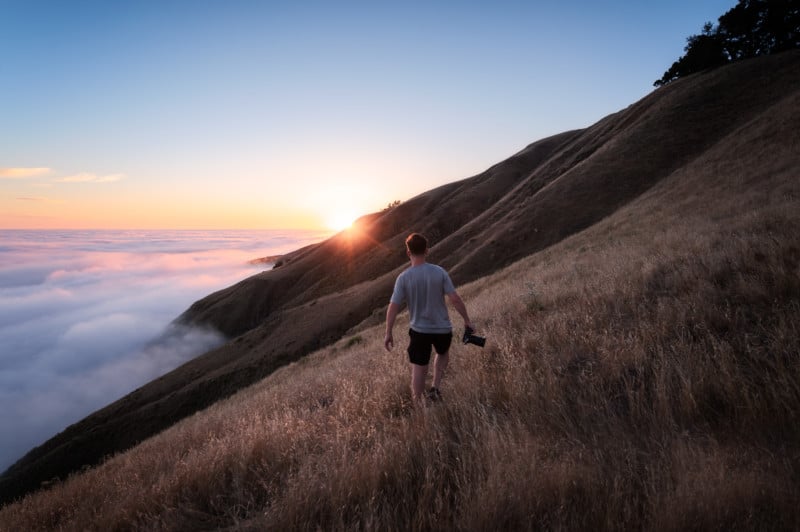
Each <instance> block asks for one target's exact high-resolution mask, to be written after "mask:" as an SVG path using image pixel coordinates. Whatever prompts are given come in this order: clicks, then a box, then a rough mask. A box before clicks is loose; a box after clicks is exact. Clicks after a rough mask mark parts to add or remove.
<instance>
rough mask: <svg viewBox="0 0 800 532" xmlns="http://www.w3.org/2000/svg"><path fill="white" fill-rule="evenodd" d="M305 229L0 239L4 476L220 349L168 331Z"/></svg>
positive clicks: (201, 338) (210, 340)
mask: <svg viewBox="0 0 800 532" xmlns="http://www.w3.org/2000/svg"><path fill="white" fill-rule="evenodd" d="M322 236H323V235H321V234H318V233H316V234H315V233H309V232H284V233H277V232H234V233H222V232H163V231H162V232H121V233H116V232H98V231H78V232H59V231H0V404H2V405H3V408H2V409H0V471H3V470H5V469H6V468H7V467H9V466H10V465H11V464H12V463H13V462H14V461H16V460H17V459H19V458H21V456H22V455H23V454H24V453H25V452H27V451H28V450H30V449H31V448H32V447H34V446H35V445H38V444H40V443H42V442H43V441H44V440H46V439H47V438H49V437H51V436H53V435H55V434H56V433H57V432H59V431H61V430H63V429H64V428H66V427H67V426H68V425H70V424H72V423H74V422H76V421H79V420H80V419H81V418H83V417H84V416H86V415H88V414H90V413H91V412H93V411H95V410H97V409H99V408H101V407H103V406H105V405H106V404H108V403H110V402H111V401H114V400H115V399H117V398H119V397H121V396H123V395H125V394H126V393H128V392H130V391H131V390H133V389H135V388H137V387H139V386H141V385H142V384H145V383H147V382H149V381H150V380H152V379H154V378H155V377H157V376H159V375H162V374H164V373H166V372H167V371H169V370H171V369H173V368H175V367H177V366H178V365H180V364H182V363H183V362H185V361H187V360H189V359H191V358H193V357H195V356H197V355H199V354H201V353H203V352H205V351H207V350H208V349H210V348H212V347H214V346H216V345H219V344H220V343H221V342H222V341H223V338H222V337H221V336H220V335H219V334H217V333H216V332H214V331H211V330H200V329H196V328H187V327H178V326H175V325H170V324H171V322H172V320H173V319H174V318H175V317H177V316H178V315H179V314H180V313H181V312H183V311H184V310H186V308H188V306H189V305H190V304H191V303H192V302H194V301H195V300H197V299H199V298H201V297H203V296H205V295H207V294H209V293H211V292H213V291H215V290H218V289H220V288H223V287H225V286H228V285H230V284H233V283H235V282H237V281H239V280H241V279H243V278H245V277H247V276H249V275H253V274H255V273H258V272H259V271H261V270H262V269H264V267H265V266H264V265H258V266H254V265H252V264H248V261H249V260H251V259H253V258H256V257H260V256H265V255H276V254H281V253H285V252H288V251H290V250H292V249H296V248H298V247H300V246H303V245H306V244H308V243H310V242H313V241H317V240H319V239H320V238H321V237H322Z"/></svg>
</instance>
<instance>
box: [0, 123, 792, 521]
mask: <svg viewBox="0 0 800 532" xmlns="http://www.w3.org/2000/svg"><path fill="white" fill-rule="evenodd" d="M756 133H757V131H756ZM754 153H755V156H758V155H759V152H758V151H755V152H754ZM712 155H713V154H712ZM780 155H781V154H778V156H776V157H775V159H776V160H784V161H785V160H786V156H787V155H786V154H783V157H781V156H780ZM765 164H766V165H767V166H769V163H768V162H767V163H765ZM736 165H737V162H736V161H725V160H723V159H722V158H719V159H714V158H713V157H712V156H711V155H710V156H709V158H708V159H707V160H702V161H698V162H697V163H695V165H694V167H691V166H690V167H688V168H686V169H684V170H682V172H684V173H685V175H676V176H674V178H673V179H672V181H669V180H668V181H666V182H664V183H663V184H661V185H659V187H657V188H656V189H654V190H653V191H651V192H650V193H648V194H647V195H646V196H645V197H643V198H642V199H641V200H640V201H637V202H635V203H633V204H632V205H630V206H628V207H626V208H625V209H623V210H621V211H620V212H618V213H617V214H616V215H615V216H613V217H611V218H608V219H606V220H604V221H603V222H601V223H599V224H597V225H596V226H594V227H592V228H590V229H589V230H587V231H584V232H583V233H580V234H578V235H575V236H573V237H572V238H570V239H567V240H565V241H564V242H562V243H561V244H559V245H557V246H554V247H552V248H549V249H547V250H545V251H543V252H541V253H538V254H536V255H534V256H531V257H529V258H527V259H524V260H522V261H520V262H517V263H515V264H513V265H512V266H510V267H508V268H506V269H504V270H502V271H500V272H499V273H497V274H495V275H493V276H491V277H488V278H484V279H481V280H479V281H477V282H474V283H472V284H470V285H467V286H465V287H463V288H462V289H461V292H462V295H463V296H464V298H465V300H466V301H467V302H468V305H469V307H470V309H471V312H472V313H473V314H474V318H475V321H476V322H477V323H479V324H481V332H482V333H484V334H486V335H487V336H488V338H489V342H488V343H487V346H486V348H485V349H484V350H479V349H477V348H475V347H473V346H466V347H465V346H461V345H455V346H454V348H453V350H452V361H451V366H450V371H449V373H448V375H447V377H446V380H445V384H444V388H443V391H444V393H445V402H444V403H443V404H441V405H437V406H435V407H432V408H428V409H425V410H414V409H412V408H411V406H410V404H409V392H408V368H407V363H406V358H405V354H404V353H403V352H402V349H401V348H396V350H395V352H394V353H391V354H388V353H386V352H385V351H384V350H383V348H382V345H381V343H382V328H381V327H375V328H371V329H366V330H363V331H360V332H359V333H358V337H356V336H348V337H344V338H342V339H341V340H340V341H339V342H338V343H337V344H335V346H333V347H330V348H327V349H324V350H322V351H319V352H317V353H315V354H313V355H312V356H310V357H308V358H306V359H304V360H302V361H300V362H298V363H294V364H292V365H290V366H287V367H284V368H282V369H280V370H279V371H277V372H276V373H274V374H273V375H271V376H270V377H268V378H267V379H265V380H264V381H262V382H260V383H259V384H257V385H255V386H252V387H250V388H248V389H246V390H244V391H242V392H240V393H239V394H237V395H236V396H234V397H232V398H230V399H228V400H226V401H224V402H221V403H218V404H216V405H215V406H213V407H211V408H209V409H207V410H206V411H204V412H202V413H199V414H196V415H195V416H193V417H191V418H188V419H185V420H184V421H182V422H180V423H179V424H178V425H176V426H174V427H173V428H171V429H169V430H167V431H165V432H163V433H162V434H160V435H158V436H156V437H154V438H151V439H150V440H148V441H146V442H144V443H143V444H141V445H139V446H138V447H136V448H134V449H132V450H131V451H129V452H126V453H124V454H121V455H118V456H115V457H113V458H111V459H109V460H108V461H107V462H106V463H104V464H103V465H102V466H100V467H97V468H96V469H93V470H90V471H88V472H85V473H83V474H80V475H75V476H73V477H71V478H70V479H68V480H66V481H64V482H62V483H60V484H58V485H56V486H55V487H53V488H51V489H50V490H48V491H44V492H40V493H36V494H33V495H30V496H28V497H26V498H25V499H24V500H22V501H20V502H18V503H16V504H13V505H10V506H7V507H5V508H3V509H2V510H0V529H2V530H51V529H59V530H131V529H133V530H202V529H236V530H314V529H325V530H329V529H373V530H374V529H378V530H449V529H456V530H498V529H523V530H524V529H534V530H536V529H547V530H618V529H654V530H686V529H697V530H742V529H746V530H796V529H798V528H800V509H798V507H797V504H796V501H797V500H800V483H799V482H798V478H800V448H799V447H798V442H800V428H799V427H800V364H798V353H800V340H799V338H800V334H798V333H800V331H798V320H797V316H798V314H800V242H798V237H797V235H799V234H800V208H798V207H799V206H800V205H798V197H800V190H798V189H799V188H800V187H799V186H798V183H797V180H796V178H795V177H794V176H793V175H792V172H793V170H792V169H791V167H788V168H787V167H784V168H772V169H770V168H768V171H769V172H771V177H769V178H761V180H760V181H758V182H755V183H754V182H752V180H750V179H749V177H747V176H744V175H742V176H737V175H736V174H735V173H733V174H731V173H729V174H728V176H729V178H728V179H722V180H720V181H719V182H716V183H714V182H711V181H707V182H705V183H704V187H705V188H704V190H703V194H695V195H694V196H693V195H691V194H690V193H688V192H687V190H684V189H683V188H682V187H690V188H691V181H692V178H693V176H695V175H696V176H702V175H705V176H708V175H719V174H720V173H721V172H722V173H724V172H735V171H736V170H735V169H736V167H737V166H736ZM692 172H695V173H694V174H693V173H692ZM711 198H713V199H714V201H710V199H711ZM666 206H669V208H666ZM406 326H407V324H406V323H405V322H403V321H402V318H401V321H400V322H399V323H398V325H397V329H396V331H398V332H399V331H402V330H404V328H405V327H406Z"/></svg>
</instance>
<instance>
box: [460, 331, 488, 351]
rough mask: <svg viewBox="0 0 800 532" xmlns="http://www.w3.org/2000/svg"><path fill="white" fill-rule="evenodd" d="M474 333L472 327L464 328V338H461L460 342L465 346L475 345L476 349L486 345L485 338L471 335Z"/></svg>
mask: <svg viewBox="0 0 800 532" xmlns="http://www.w3.org/2000/svg"><path fill="white" fill-rule="evenodd" d="M474 332H475V331H474V330H472V327H466V328H465V329H464V336H463V337H462V338H461V341H462V342H464V343H465V344H475V345H477V346H478V347H483V346H484V345H486V338H484V337H483V336H478V335H477V334H473V333H474Z"/></svg>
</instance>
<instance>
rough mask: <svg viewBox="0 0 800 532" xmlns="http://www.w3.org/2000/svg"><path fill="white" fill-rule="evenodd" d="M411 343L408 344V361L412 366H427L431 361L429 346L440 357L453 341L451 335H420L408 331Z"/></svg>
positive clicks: (419, 333) (410, 330)
mask: <svg viewBox="0 0 800 532" xmlns="http://www.w3.org/2000/svg"><path fill="white" fill-rule="evenodd" d="M408 336H410V337H411V341H410V342H409V344H408V359H409V360H410V361H411V363H412V364H416V365H418V366H427V365H428V363H429V362H430V361H431V346H433V348H434V349H436V352H437V353H438V354H440V355H444V354H446V353H447V350H448V349H450V343H451V342H452V341H453V333H452V332H449V333H421V332H417V331H415V330H414V329H409V330H408Z"/></svg>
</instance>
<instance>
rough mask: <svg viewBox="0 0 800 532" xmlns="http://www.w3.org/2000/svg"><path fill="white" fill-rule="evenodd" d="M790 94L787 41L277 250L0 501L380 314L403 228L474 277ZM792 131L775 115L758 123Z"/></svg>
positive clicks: (44, 450)
mask: <svg viewBox="0 0 800 532" xmlns="http://www.w3.org/2000/svg"><path fill="white" fill-rule="evenodd" d="M798 94H800V52H797V51H791V52H786V53H782V54H777V55H773V56H766V57H762V58H757V59H752V60H746V61H742V62H739V63H735V64H732V65H729V66H726V67H723V68H719V69H716V70H713V71H710V72H705V73H700V74H696V75H692V76H688V77H686V78H683V79H680V80H677V81H675V82H673V83H670V84H669V85H667V86H665V87H663V88H660V89H658V90H656V91H654V92H652V93H651V94H650V95H648V96H646V97H645V98H643V99H642V100H640V101H639V102H636V103H635V104H633V105H631V106H629V107H628V108H626V109H624V110H622V111H619V112H617V113H614V114H612V115H610V116H608V117H606V118H604V119H602V120H600V121H599V122H597V123H596V124H594V125H593V126H591V127H589V128H586V129H582V130H575V131H568V132H565V133H561V134H559V135H554V136H552V137H549V138H546V139H543V140H540V141H538V142H535V143H533V144H531V145H529V146H527V147H526V148H525V149H523V150H521V151H519V152H518V153H516V154H515V155H513V156H512V157H510V158H508V159H506V160H505V161H503V162H501V163H498V164H496V165H494V166H492V167H491V168H489V169H487V170H486V171H484V172H482V173H480V174H478V175H476V176H473V177H470V178H468V179H464V180H461V181H458V182H455V183H450V184H447V185H444V186H441V187H438V188H436V189H433V190H431V191H428V192H426V193H424V194H421V195H419V196H417V197H415V198H412V199H410V200H408V201H405V202H404V203H402V204H400V205H399V206H396V207H394V208H391V209H389V210H386V211H384V212H380V213H374V214H370V215H367V216H364V217H362V218H361V219H360V220H359V221H358V222H357V223H356V224H355V227H354V228H353V229H352V230H351V231H348V232H343V233H340V234H338V235H336V236H334V237H332V238H330V239H328V240H326V241H325V242H322V243H320V244H314V245H311V246H307V247H305V248H302V249H300V250H297V251H295V252H293V253H289V254H287V255H284V256H283V257H282V260H283V264H282V265H281V266H280V267H279V268H277V269H274V270H272V271H269V272H264V273H261V274H259V275H255V276H253V277H250V278H248V279H245V280H243V281H241V282H239V283H237V284H235V285H233V286H231V287H229V288H226V289H224V290H221V291H218V292H216V293H214V294H211V295H209V296H207V297H206V298H203V299H201V300H200V301H198V302H196V303H195V304H193V305H192V306H191V307H190V308H189V309H188V310H187V311H186V312H185V313H184V314H183V315H182V316H181V317H180V318H179V321H181V322H184V323H190V324H201V325H211V326H213V327H215V328H217V329H219V330H220V331H222V332H223V333H224V334H226V335H227V336H228V337H230V338H231V340H230V341H229V342H228V343H227V344H225V345H223V346H222V347H220V348H218V349H215V350H213V351H210V352H209V353H206V354H204V355H202V356H200V357H198V358H196V359H195V360H192V361H190V362H188V363H186V364H184V365H183V366H181V367H180V368H177V369H176V370H174V371H172V372H170V373H168V374H167V375H164V376H163V377H160V378H158V379H156V380H154V381H152V382H151V383H148V384H147V385H145V386H142V387H141V388H139V389H138V390H136V391H134V392H132V393H131V394H129V395H127V396H126V397H124V398H122V399H120V400H119V401H117V402H115V403H113V404H111V405H109V406H107V407H105V408H104V409H102V410H99V411H97V412H95V413H93V414H92V415H90V416H89V417H87V418H85V419H84V420H82V421H80V422H79V423H76V424H74V425H72V426H70V427H69V428H67V429H66V430H65V431H64V432H62V433H60V434H59V435H57V436H55V437H54V438H52V439H50V440H48V441H47V442H45V443H44V444H43V445H41V446H39V447H37V448H35V449H33V450H32V451H30V452H29V453H28V454H27V455H26V456H25V457H24V458H22V459H21V460H20V461H19V462H17V463H16V464H15V465H14V466H12V467H11V468H9V469H8V470H7V471H6V472H5V473H4V474H3V475H2V477H0V503H5V502H8V501H10V500H13V499H14V498H17V497H20V496H22V495H24V494H26V493H28V492H30V491H33V490H36V489H38V488H39V487H40V485H41V483H42V482H43V481H46V480H49V479H51V478H53V477H56V476H58V477H62V478H63V477H65V476H66V475H68V474H69V473H70V472H73V471H77V470H79V469H80V468H81V467H82V466H84V465H93V464H96V463H98V462H99V461H101V460H102V459H103V457H105V456H108V455H110V454H114V453H116V452H120V451H122V450H124V449H127V448H129V447H131V446H133V445H135V444H136V443H137V442H139V441H141V440H143V439H145V438H147V437H149V436H151V435H153V434H155V433H157V432H159V431H161V430H163V429H164V428H166V427H169V426H170V425H172V424H174V423H175V422H176V421H178V420H180V419H181V418H183V417H186V416H188V415H191V414H192V413H194V412H196V411H197V410H200V409H202V408H204V407H206V406H208V405H211V404H213V403H214V402H216V401H218V400H220V399H221V398H224V397H227V396H229V395H231V394H232V393H234V392H236V391H237V390H239V389H241V388H242V387H244V386H247V385H248V384H251V383H253V382H255V381H257V380H259V379H261V378H263V377H264V376H265V375H268V374H269V373H271V372H273V371H274V370H275V369H277V368H279V367H280V366H282V365H285V364H287V363H289V362H291V361H294V360H297V359H298V358H300V357H302V356H304V355H306V354H307V353H309V352H311V351H313V350H315V349H317V348H319V347H322V346H325V345H328V344H330V343H332V342H334V341H336V340H338V339H339V338H341V337H342V336H343V335H346V334H347V333H348V331H354V330H357V329H358V328H360V327H364V326H367V325H369V324H374V323H378V322H379V321H380V320H382V319H383V312H384V310H385V305H386V302H387V299H388V295H389V293H390V291H391V286H392V283H393V281H394V278H395V276H396V275H397V273H398V272H399V271H401V270H402V269H403V268H404V267H405V264H406V257H405V254H404V252H403V245H402V242H403V240H404V238H405V236H406V235H407V234H408V233H409V232H410V231H420V232H422V233H424V234H426V235H427V236H428V237H429V238H430V240H431V241H432V242H433V244H434V247H433V249H432V252H431V261H432V262H435V263H439V264H442V265H443V266H445V267H447V268H448V269H449V270H450V271H451V273H452V275H453V278H454V280H455V281H456V283H458V284H462V283H465V282H468V281H471V280H474V279H477V278H480V277H483V276H485V275H488V274H490V273H492V272H495V271H497V270H498V269H500V268H502V267H504V266H507V265H509V264H511V263H513V262H515V261H517V260H519V259H520V258H523V257H526V256H528V255H530V254H532V253H535V252H536V251H539V250H542V249H544V248H547V247H548V246H551V245H553V244H555V243H557V242H559V241H561V240H563V239H564V238H566V237H569V236H570V235H573V234H575V233H577V232H579V231H581V230H583V229H585V228H587V227H590V226H592V225H593V224H595V223H597V222H599V221H600V220H603V219H604V218H606V217H608V216H609V215H611V214H613V213H615V212H616V211H618V210H619V209H620V208H622V207H624V206H625V205H627V204H629V203H630V202H631V201H632V200H634V199H636V198H637V197H639V196H641V195H642V194H644V193H646V192H647V191H648V190H650V189H651V188H652V187H653V186H655V185H656V184H658V183H660V182H661V181H663V180H664V179H666V178H668V177H670V176H672V175H675V174H676V173H678V172H680V170H681V169H682V168H684V167H685V166H686V165H689V164H691V163H692V161H693V160H695V159H697V158H698V157H701V156H702V155H703V154H704V153H706V152H707V151H708V150H710V149H714V147H715V146H717V145H718V144H720V143H721V142H722V141H723V140H726V139H727V140H730V139H731V138H735V137H736V135H738V134H739V133H740V132H741V131H743V130H746V129H747V127H748V125H749V124H751V123H752V121H754V120H756V119H758V118H759V117H761V116H762V115H764V114H765V113H767V112H768V111H770V110H771V109H772V108H773V107H774V106H777V105H781V104H783V103H784V102H786V101H790V100H789V99H790V98H793V100H791V101H793V102H797V101H798ZM794 105H795V107H796V104H794ZM793 110H794V112H795V115H793V116H794V120H795V121H794V122H793V124H794V126H797V125H798V124H797V115H796V113H797V109H796V108H793ZM790 126H791V125H790ZM797 131H798V130H797V128H796V127H794V128H792V127H789V126H787V125H786V124H779V123H775V124H773V125H772V130H771V131H768V132H767V133H766V134H767V135H774V136H776V137H781V138H782V137H784V136H786V135H794V136H797V135H798V132H797ZM741 149H746V146H742V147H741ZM693 186H699V187H702V186H703V183H695V184H693Z"/></svg>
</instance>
